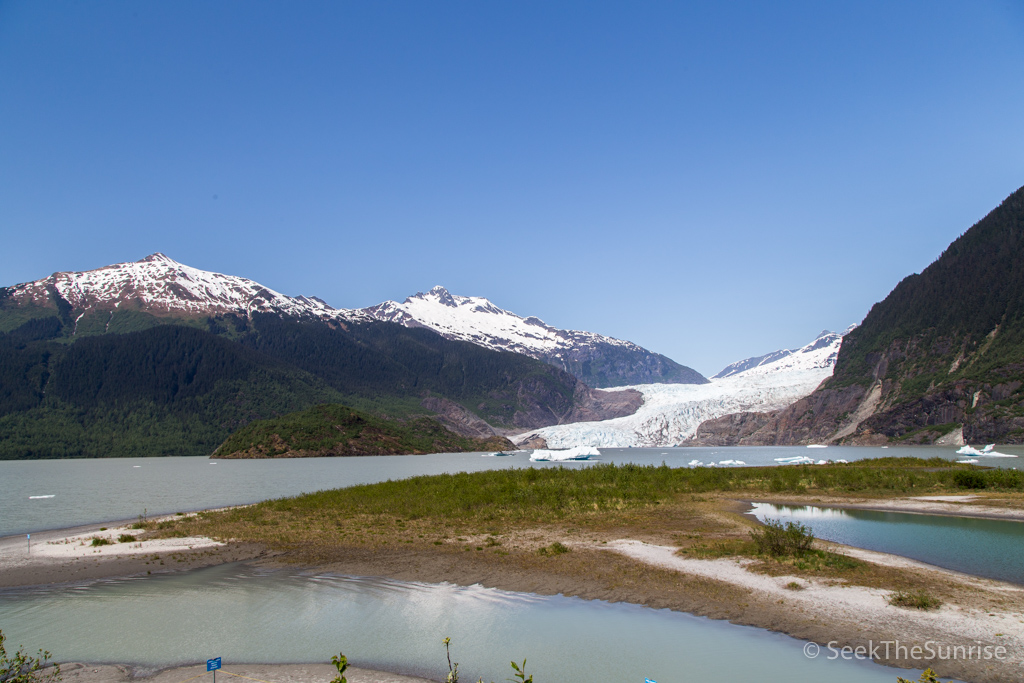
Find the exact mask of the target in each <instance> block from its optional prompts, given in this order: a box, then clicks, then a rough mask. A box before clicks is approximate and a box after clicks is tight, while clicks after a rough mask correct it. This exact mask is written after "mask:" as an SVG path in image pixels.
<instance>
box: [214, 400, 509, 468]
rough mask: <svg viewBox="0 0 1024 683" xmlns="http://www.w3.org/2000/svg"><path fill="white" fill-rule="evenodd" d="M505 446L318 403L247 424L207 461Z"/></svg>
mask: <svg viewBox="0 0 1024 683" xmlns="http://www.w3.org/2000/svg"><path fill="white" fill-rule="evenodd" d="M506 448H514V446H513V445H512V442H511V441H509V440H508V439H505V438H503V437H500V436H494V437H491V438H490V439H471V438H467V437H464V436H459V435H458V434H456V433H455V432H452V431H449V430H448V429H446V428H445V427H444V426H442V425H441V423H439V422H438V421H437V420H434V419H432V418H429V417H419V418H415V419H412V420H408V421H404V422H399V421H396V420H386V419H383V418H379V417H376V416H374V415H370V414H369V413H364V412H361V411H358V410H353V409H352V408H349V407H347V406H343V405H322V406H316V407H314V408H310V409H308V410H303V411H299V412H297V413H289V414H288V415H284V416H282V417H279V418H274V419H270V420H258V421H256V422H253V423H252V424H249V425H247V426H245V427H243V428H242V429H240V430H238V431H237V432H235V433H234V434H232V435H231V436H229V437H228V439H227V441H225V442H224V443H223V444H222V445H221V446H220V448H218V449H217V450H216V451H215V452H214V454H213V457H215V458H296V457H323V456H344V455H420V454H423V453H464V452H467V451H494V450H502V449H506Z"/></svg>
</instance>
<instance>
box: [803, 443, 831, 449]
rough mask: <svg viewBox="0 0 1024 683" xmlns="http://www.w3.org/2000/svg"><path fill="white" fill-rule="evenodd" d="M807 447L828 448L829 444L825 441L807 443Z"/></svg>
mask: <svg viewBox="0 0 1024 683" xmlns="http://www.w3.org/2000/svg"><path fill="white" fill-rule="evenodd" d="M807 447H808V448H828V446H826V445H825V444H823V443H809V444H807Z"/></svg>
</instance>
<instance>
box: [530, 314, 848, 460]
mask: <svg viewBox="0 0 1024 683" xmlns="http://www.w3.org/2000/svg"><path fill="white" fill-rule="evenodd" d="M851 329H853V328H852V327H851V328H848V329H847V330H846V331H845V332H843V333H834V332H823V333H822V334H820V335H819V336H818V337H817V338H816V339H815V340H814V341H812V342H811V343H809V344H807V345H806V346H804V347H802V348H800V349H796V350H795V351H791V352H788V353H785V354H777V355H776V357H775V359H774V360H773V361H771V362H767V363H754V364H749V365H748V366H747V368H746V369H744V370H742V371H739V372H731V373H728V374H726V375H725V376H721V377H718V378H717V379H712V380H711V382H710V383H708V384H637V385H633V386H631V387H624V388H631V389H636V390H637V391H639V392H640V393H641V394H643V397H644V402H643V405H641V406H640V408H639V409H638V410H637V411H636V413H634V414H633V415H629V416H627V417H619V418H615V419H612V420H602V421H599V422H575V423H570V424H562V425H554V426H551V427H544V428H543V429H538V430H531V431H529V432H524V433H521V434H517V435H515V436H512V437H511V438H512V440H513V441H515V442H516V443H519V444H522V443H524V442H526V441H529V440H530V439H532V438H534V437H538V436H539V437H542V438H543V439H544V440H545V441H546V442H547V445H548V448H573V447H578V446H592V447H597V448H631V447H637V448H639V447H652V448H656V447H665V446H675V445H679V444H681V443H683V442H685V441H686V440H687V439H689V438H692V437H693V435H694V434H695V433H696V431H697V427H698V426H699V425H700V424H701V423H702V422H704V421H705V420H711V419H714V418H717V417H722V416H723V415H728V414H730V413H739V412H748V411H756V412H767V411H771V410H779V409H781V408H784V407H786V406H788V405H789V404H791V403H793V402H794V401H796V400H798V399H801V398H803V397H804V396H807V395H808V394H810V393H811V392H812V391H814V390H815V389H816V388H817V387H818V385H819V384H821V383H822V382H823V381H824V380H826V379H827V378H829V377H831V376H832V370H833V368H834V366H835V362H836V356H837V355H838V353H839V347H840V345H841V344H842V339H843V336H844V335H845V334H846V332H849V330H851ZM743 363H744V362H743V361H740V362H739V363H734V364H733V366H730V367H734V366H737V365H742V364H743Z"/></svg>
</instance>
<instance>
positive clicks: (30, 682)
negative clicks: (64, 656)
mask: <svg viewBox="0 0 1024 683" xmlns="http://www.w3.org/2000/svg"><path fill="white" fill-rule="evenodd" d="M5 640H7V637H6V636H4V632H3V631H0V681H3V682H4V683H51V682H55V681H59V680H60V679H61V676H60V665H58V664H54V665H53V668H52V669H51V670H50V671H49V673H47V674H46V675H45V676H43V675H40V672H41V671H42V670H44V669H46V668H47V667H48V666H49V665H50V664H49V662H50V657H51V655H50V653H49V652H46V651H45V650H40V651H39V652H38V653H36V656H35V657H32V656H30V655H29V654H28V653H26V652H24V651H22V650H21V649H20V648H19V649H18V651H17V652H14V653H12V654H10V655H8V654H7V650H6V649H5V648H4V641H5Z"/></svg>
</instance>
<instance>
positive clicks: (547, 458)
mask: <svg viewBox="0 0 1024 683" xmlns="http://www.w3.org/2000/svg"><path fill="white" fill-rule="evenodd" d="M598 455H601V451H599V450H597V449H596V448H594V447H593V446H576V447H575V448H567V449H565V450H564V451H546V450H536V451H534V452H533V455H531V456H530V460H534V461H542V462H563V461H566V460H590V459H591V458H593V457H594V456H598Z"/></svg>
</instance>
